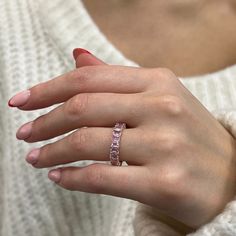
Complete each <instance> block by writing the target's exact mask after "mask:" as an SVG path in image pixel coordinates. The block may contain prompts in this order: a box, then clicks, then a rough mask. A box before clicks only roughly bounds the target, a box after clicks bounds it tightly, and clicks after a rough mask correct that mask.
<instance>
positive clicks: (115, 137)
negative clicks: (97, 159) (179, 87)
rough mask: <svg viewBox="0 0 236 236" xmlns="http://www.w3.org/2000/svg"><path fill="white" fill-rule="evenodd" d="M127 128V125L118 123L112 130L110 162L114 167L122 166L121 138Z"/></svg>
mask: <svg viewBox="0 0 236 236" xmlns="http://www.w3.org/2000/svg"><path fill="white" fill-rule="evenodd" d="M125 128H126V124H125V123H121V122H118V123H116V124H115V126H114V128H113V130H112V143H111V147H110V162H111V164H112V165H114V166H121V165H122V161H120V160H119V154H120V151H119V148H120V138H121V134H122V131H123V129H125Z"/></svg>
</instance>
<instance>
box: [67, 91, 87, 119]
mask: <svg viewBox="0 0 236 236" xmlns="http://www.w3.org/2000/svg"><path fill="white" fill-rule="evenodd" d="M88 100H89V95H88V94H87V93H82V94H78V95H76V96H74V97H73V98H71V99H70V100H69V101H68V102H67V103H66V104H65V114H66V115H67V116H68V117H69V118H70V119H72V120H73V119H78V116H80V115H81V114H83V113H84V112H85V111H86V108H87V107H88Z"/></svg>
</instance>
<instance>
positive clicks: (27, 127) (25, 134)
mask: <svg viewBox="0 0 236 236" xmlns="http://www.w3.org/2000/svg"><path fill="white" fill-rule="evenodd" d="M32 125H33V121H30V122H28V123H26V124H24V125H23V126H21V127H20V128H19V129H18V130H17V132H16V138H17V139H20V140H21V139H26V138H29V137H30V135H31V132H32Z"/></svg>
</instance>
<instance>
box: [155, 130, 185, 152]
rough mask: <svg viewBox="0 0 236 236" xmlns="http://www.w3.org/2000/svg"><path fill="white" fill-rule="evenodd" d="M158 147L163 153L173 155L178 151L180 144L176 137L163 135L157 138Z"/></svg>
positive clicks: (167, 134)
mask: <svg viewBox="0 0 236 236" xmlns="http://www.w3.org/2000/svg"><path fill="white" fill-rule="evenodd" d="M157 142H158V144H157V145H158V147H159V149H161V150H162V151H164V152H167V153H173V152H176V150H177V149H179V148H180V147H181V146H182V144H181V141H180V138H179V136H178V135H176V134H175V135H174V134H169V133H165V134H162V135H159V137H158V141H157Z"/></svg>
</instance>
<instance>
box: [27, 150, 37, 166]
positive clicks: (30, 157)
mask: <svg viewBox="0 0 236 236" xmlns="http://www.w3.org/2000/svg"><path fill="white" fill-rule="evenodd" d="M39 153H40V148H34V149H33V150H31V151H30V152H29V153H28V154H27V156H26V158H25V160H26V161H27V162H28V163H30V164H36V162H37V161H38V159H39V158H38V157H39Z"/></svg>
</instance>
